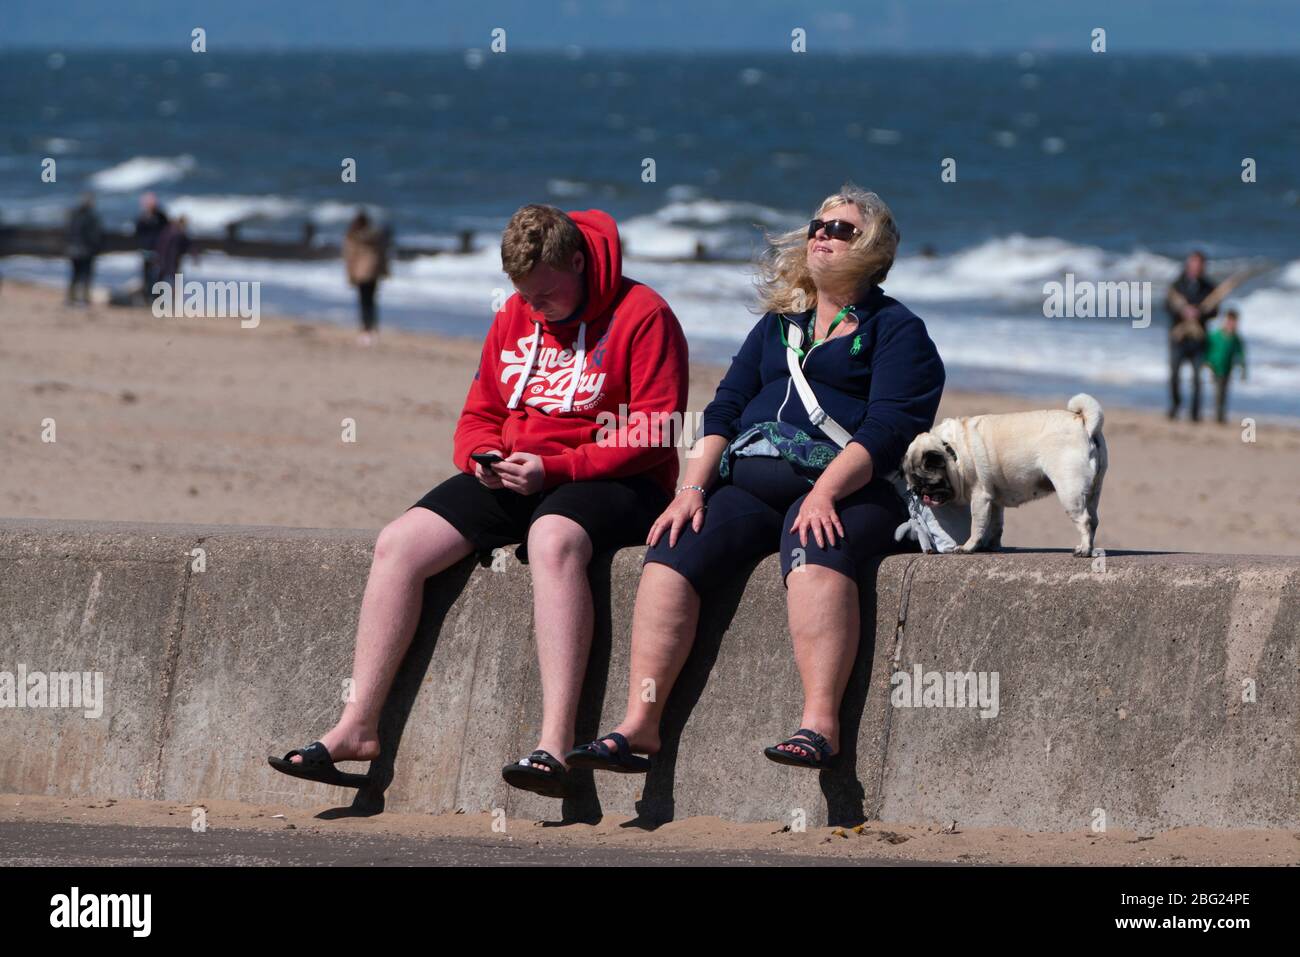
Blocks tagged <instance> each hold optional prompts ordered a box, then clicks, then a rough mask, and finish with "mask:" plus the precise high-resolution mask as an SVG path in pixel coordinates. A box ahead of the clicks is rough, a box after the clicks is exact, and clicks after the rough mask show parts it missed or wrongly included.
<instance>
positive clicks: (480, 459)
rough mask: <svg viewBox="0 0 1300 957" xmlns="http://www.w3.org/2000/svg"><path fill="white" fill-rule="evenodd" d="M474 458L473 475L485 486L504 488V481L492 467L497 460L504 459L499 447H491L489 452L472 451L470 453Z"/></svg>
mask: <svg viewBox="0 0 1300 957" xmlns="http://www.w3.org/2000/svg"><path fill="white" fill-rule="evenodd" d="M470 458H471V459H473V460H474V477H475V478H477V479H478V480H479V481H480V482H481V483H483V485H484V486H485V487H487V488H504V487H505V483H503V482H502V481H501V476H499V475H497V473H496V470H495V469H494V468H493V466H494V465H496V464H497V463H498V462H502V461H504V459H503V458H502V455H501V450H500V449H493V450H492V451H491V452H474V453H472V454H471V455H470Z"/></svg>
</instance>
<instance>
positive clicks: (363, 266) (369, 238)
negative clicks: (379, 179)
mask: <svg viewBox="0 0 1300 957" xmlns="http://www.w3.org/2000/svg"><path fill="white" fill-rule="evenodd" d="M343 262H344V264H345V265H346V267H347V271H348V282H350V283H352V285H354V286H356V287H357V299H358V302H359V304H360V307H361V335H360V337H359V338H358V340H357V341H358V342H360V343H361V345H363V346H368V345H370V343H371V341H372V337H373V336H374V334H375V332H376V330H377V329H378V327H379V315H378V313H377V311H376V309H375V293H376V291H377V290H378V288H379V280H380V279H382V278H384V277H385V276H387V275H388V235H387V233H386V232H385V231H384V230H381V229H379V228H378V227H376V226H375V225H374V224H373V223H372V222H371V221H370V217H369V216H368V215H366V211H365V210H364V209H362V210H358V211H357V214H356V216H354V217H353V218H352V222H351V223H350V224H349V225H348V231H347V234H346V235H345V236H344V237H343Z"/></svg>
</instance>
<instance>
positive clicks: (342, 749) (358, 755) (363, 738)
mask: <svg viewBox="0 0 1300 957" xmlns="http://www.w3.org/2000/svg"><path fill="white" fill-rule="evenodd" d="M320 743H321V744H323V745H325V749H326V750H327V751H329V753H330V757H331V758H332V759H333V760H334V761H336V762H337V761H373V760H375V758H377V757H379V735H378V734H376V733H375V732H373V731H369V732H368V731H364V730H362V729H360V728H357V727H353V726H349V725H342V724H336V725H335V726H334V727H332V728H330V730H328V731H326V732H325V734H324V735H322V736H321V738H320ZM289 760H290V761H291V762H292V763H294V764H302V755H301V754H295V755H294V756H293V757H292V758H290V759H289Z"/></svg>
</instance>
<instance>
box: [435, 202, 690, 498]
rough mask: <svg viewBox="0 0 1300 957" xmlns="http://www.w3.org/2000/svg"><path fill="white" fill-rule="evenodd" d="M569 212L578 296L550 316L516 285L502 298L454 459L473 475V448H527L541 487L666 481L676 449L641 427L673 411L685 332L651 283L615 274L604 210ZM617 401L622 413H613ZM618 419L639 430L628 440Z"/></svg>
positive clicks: (681, 380) (617, 250)
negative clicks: (581, 274)
mask: <svg viewBox="0 0 1300 957" xmlns="http://www.w3.org/2000/svg"><path fill="white" fill-rule="evenodd" d="M569 217H570V218H571V219H572V220H573V221H574V222H575V223H577V225H578V229H579V230H581V231H582V236H583V238H584V239H585V240H586V246H587V248H586V267H585V276H586V286H587V292H586V301H585V304H584V305H583V307H582V309H581V311H580V313H579V314H578V315H577V316H576V317H573V318H570V319H566V320H564V321H563V322H558V323H551V322H548V321H547V319H546V318H545V317H544V316H543V315H542V314H541V313H539V312H535V311H534V310H533V309H532V307H531V306H529V305H528V304H527V303H525V302H524V300H523V298H522V297H520V296H519V294H518V293H516V294H515V295H513V296H511V297H510V298H509V299H508V300H506V304H505V306H504V307H503V308H502V309H501V311H500V312H498V313H497V315H496V318H495V319H494V320H493V322H492V328H491V329H490V330H488V336H487V341H486V342H485V343H484V344H483V355H482V358H481V359H480V360H479V368H478V372H477V373H475V375H474V381H473V383H471V385H470V388H469V395H468V396H467V397H466V399H465V408H464V409H463V410H461V414H460V421H459V422H458V423H457V424H456V437H455V450H454V453H453V455H454V461H455V463H456V465H457V467H459V468H461V469H463V470H464V471H466V472H468V473H469V474H471V475H473V474H474V464H475V463H474V461H473V459H471V458H470V455H471V454H472V453H474V452H487V451H490V450H492V449H500V450H501V451H502V452H503V453H504V454H506V455H510V454H511V453H513V452H532V453H534V454H536V455H540V456H541V458H542V468H543V469H544V471H545V479H544V482H543V487H545V488H551V487H553V486H555V485H558V484H560V483H561V482H577V481H584V480H589V479H602V478H627V477H629V476H633V475H639V474H642V473H645V474H647V475H649V476H650V477H651V478H653V479H654V480H655V481H657V482H658V483H659V484H660V485H661V486H663V488H664V489H665V490H667V491H668V492H670V493H671V492H672V490H673V487H674V486H675V484H676V482H677V450H676V448H675V447H674V446H673V445H672V444H671V443H659V444H657V445H656V446H649V445H648V444H647V442H646V441H645V438H644V437H645V436H647V435H649V434H654V435H659V434H660V429H661V425H655V423H663V422H664V421H665V417H666V416H669V415H672V414H673V413H677V417H676V421H677V422H681V416H682V414H683V413H684V411H685V408H686V390H687V366H686V362H687V359H686V338H685V336H683V335H682V330H681V326H679V325H678V323H677V317H676V316H674V315H673V311H672V310H671V309H670V308H668V304H667V303H666V302H664V300H663V299H662V298H660V297H659V295H658V294H657V293H656V292H654V290H652V289H651V288H650V287H649V286H643V285H642V284H641V283H639V282H636V281H635V280H633V279H627V278H625V277H624V276H623V254H622V248H621V245H620V243H619V238H618V225H617V224H616V223H615V222H614V219H613V217H611V216H609V215H608V214H607V213H603V212H601V211H600V210H595V209H593V210H588V211H586V212H573V213H569ZM620 406H622V407H623V408H622V409H621V410H620ZM620 412H622V413H625V414H626V415H627V416H628V418H627V419H623V418H617V419H615V417H619V416H620ZM638 422H640V423H642V424H640V425H638ZM629 431H631V432H632V433H633V435H632V438H633V439H634V440H635V439H636V438H637V437H638V435H637V434H638V433H639V435H640V437H641V440H640V441H631V442H629V441H627V435H626V433H627V432H629ZM598 435H599V436H600V438H601V442H600V443H599V444H598V443H597V437H598Z"/></svg>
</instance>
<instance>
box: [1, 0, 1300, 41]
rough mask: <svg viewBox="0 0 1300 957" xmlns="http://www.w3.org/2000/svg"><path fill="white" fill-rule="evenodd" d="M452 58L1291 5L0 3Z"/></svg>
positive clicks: (1263, 16)
mask: <svg viewBox="0 0 1300 957" xmlns="http://www.w3.org/2000/svg"><path fill="white" fill-rule="evenodd" d="M196 26H200V27H203V28H204V29H205V30H206V31H207V34H208V48H209V50H210V51H212V50H215V49H222V48H224V49H228V50H235V49H284V50H303V51H305V50H317V49H336V50H357V51H361V50H368V49H374V50H391V49H396V50H412V51H419V50H430V51H433V50H458V49H465V48H468V47H475V46H477V47H486V46H487V44H488V42H489V41H490V34H491V31H492V29H493V28H495V27H504V28H505V29H506V31H507V37H508V43H509V45H510V49H512V50H517V51H527V50H558V49H562V48H564V47H566V46H577V47H580V48H582V49H583V50H589V51H600V50H619V51H660V50H719V51H726V50H732V51H737V52H740V51H745V52H760V51H763V50H771V51H772V52H774V53H775V52H784V51H786V50H788V49H789V43H790V31H791V30H792V29H793V28H795V27H802V28H804V29H805V30H806V31H807V35H808V50H809V52H810V53H815V52H817V51H818V50H825V51H828V52H854V51H862V52H870V51H876V52H879V51H896V52H927V51H936V52H937V51H944V52H958V51H965V52H972V53H979V52H989V53H996V52H1005V51H1024V50H1034V51H1044V52H1046V51H1055V52H1061V53H1068V52H1079V53H1087V52H1088V45H1089V42H1090V35H1091V31H1092V30H1093V28H1095V27H1103V28H1105V29H1106V31H1107V48H1108V52H1111V53H1117V54H1122V53H1124V52H1169V53H1189V54H1194V53H1207V54H1213V53H1228V52H1259V53H1263V52H1276V53H1293V52H1297V51H1300V4H1297V3H1296V2H1294V0H1237V2H1233V3H1224V2H1222V0H1218V2H1215V0H1182V2H1178V0H1146V2H1143V0H1129V2H1124V0H1098V2H1093V3H1052V2H1049V0H1000V2H997V3H996V4H989V3H985V2H983V0H858V2H845V0H839V2H820V0H805V2H795V0H555V2H552V3H538V2H537V0H493V2H489V3H484V2H481V0H479V2H468V0H387V2H384V3H373V2H372V3H368V4H362V3H358V2H356V0H311V2H298V0H291V2H283V3H268V2H267V0H220V2H213V0H207V2H196V0H172V2H162V0H116V2H114V3H111V4H110V3H105V2H104V0H5V10H4V14H3V19H2V20H0V49H16V48H40V49H59V50H73V49H87V48H98V49H117V50H120V49H159V48H166V47H168V46H171V45H173V44H175V45H178V46H181V47H182V48H184V49H188V47H189V37H190V31H191V30H192V29H193V28H194V27H196Z"/></svg>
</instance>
